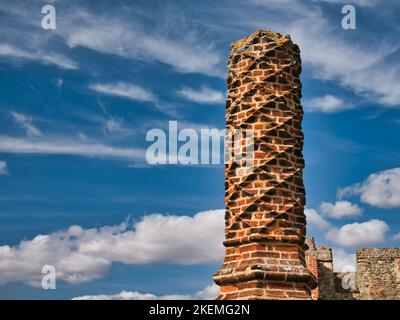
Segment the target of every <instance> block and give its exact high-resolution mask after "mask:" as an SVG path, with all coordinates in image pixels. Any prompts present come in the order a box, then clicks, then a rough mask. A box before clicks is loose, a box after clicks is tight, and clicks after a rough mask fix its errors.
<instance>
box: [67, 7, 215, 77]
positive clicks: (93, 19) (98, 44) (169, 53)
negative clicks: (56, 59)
mask: <svg viewBox="0 0 400 320" xmlns="http://www.w3.org/2000/svg"><path fill="white" fill-rule="evenodd" d="M127 11H128V12H126V11H125V12H122V11H119V12H118V13H117V15H118V16H119V17H118V18H117V19H116V18H115V15H108V14H99V15H97V16H94V15H93V14H92V13H90V12H85V13H84V14H81V15H76V14H75V16H74V17H73V18H72V19H71V21H70V22H69V26H68V28H66V29H65V30H62V31H61V33H60V34H61V35H62V36H63V37H64V38H65V39H66V41H67V43H68V45H69V46H70V47H71V48H74V47H79V46H80V47H86V48H89V49H92V50H96V51H99V52H103V53H108V54H115V55H118V56H121V57H124V58H128V59H134V60H142V61H150V62H151V61H153V62H161V63H165V64H167V65H170V66H172V67H173V68H174V69H175V70H176V71H178V72H182V73H201V74H206V75H210V76H222V74H223V73H222V68H221V67H220V66H221V62H222V59H221V54H220V53H219V52H218V51H217V50H216V49H215V47H214V45H213V44H212V41H210V39H208V38H206V37H203V36H202V35H201V34H200V33H199V32H198V31H197V30H196V29H195V28H194V27H192V26H190V24H189V23H187V22H184V21H183V20H182V19H183V16H182V15H179V16H178V17H175V16H173V14H172V13H171V12H170V11H165V12H164V11H163V13H162V15H164V16H163V19H164V20H165V19H166V21H168V22H167V23H166V24H163V25H162V26H160V27H159V28H157V27H155V28H152V29H150V30H149V29H147V28H144V26H143V25H141V24H140V23H138V21H135V20H132V19H131V16H132V15H134V14H135V13H134V12H130V9H127ZM158 14H161V13H160V12H158ZM170 15H172V16H170ZM167 16H168V17H169V19H167ZM175 18H176V19H177V20H178V21H179V22H180V23H183V24H186V25H185V28H182V25H181V26H178V25H176V24H177V23H176V22H174V20H175ZM153 19H157V18H156V13H155V12H154V15H148V16H146V20H153ZM159 23H160V21H159V20H157V22H155V23H154V24H153V26H157V24H159ZM178 30H179V31H178Z"/></svg>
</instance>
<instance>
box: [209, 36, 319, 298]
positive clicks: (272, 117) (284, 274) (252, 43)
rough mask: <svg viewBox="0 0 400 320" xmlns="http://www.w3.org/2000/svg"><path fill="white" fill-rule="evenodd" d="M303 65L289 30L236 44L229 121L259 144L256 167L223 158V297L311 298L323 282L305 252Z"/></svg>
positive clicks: (220, 279)
mask: <svg viewBox="0 0 400 320" xmlns="http://www.w3.org/2000/svg"><path fill="white" fill-rule="evenodd" d="M300 72H301V60H300V49H299V47H298V46H297V45H295V44H293V43H292V41H291V39H290V37H289V36H287V35H286V36H282V35H281V34H279V33H274V32H270V31H265V30H259V31H257V32H255V33H253V34H252V35H250V36H248V37H247V38H245V39H243V40H239V41H237V42H235V43H233V44H232V45H231V50H230V57H229V62H228V80H227V83H228V98H227V103H226V129H227V132H230V131H233V130H237V129H246V130H248V129H252V130H254V142H253V143H254V148H253V149H254V152H253V159H252V160H253V161H252V163H253V166H252V167H251V168H249V167H248V166H245V165H244V164H243V163H237V162H236V161H234V159H229V160H228V161H227V163H226V166H225V191H226V194H225V205H226V215H225V221H226V228H225V236H226V240H225V242H224V245H225V247H226V254H225V260H224V264H223V266H222V268H221V269H220V270H219V271H218V272H216V273H215V275H214V281H215V282H216V283H217V284H218V285H219V286H221V294H220V296H219V299H311V290H312V289H313V288H314V287H315V286H316V284H317V283H316V279H315V277H314V275H313V274H312V273H311V272H310V271H309V270H308V269H307V266H306V261H305V255H304V249H305V248H306V246H305V233H306V228H305V224H306V219H305V215H304V205H305V191H304V186H303V179H302V173H303V167H304V160H303V155H302V148H303V133H302V127H301V123H302V118H303V109H302V107H301V103H300V98H301V83H300ZM247 144H248V142H247V141H246V139H245V138H243V141H242V143H241V144H239V148H243V150H242V151H243V152H245V148H246V147H247ZM230 148H231V149H230V150H229V153H232V154H233V153H235V154H237V150H234V149H233V148H235V146H231V147H230ZM228 149H229V146H228ZM239 151H240V150H239ZM246 157H247V158H248V155H246Z"/></svg>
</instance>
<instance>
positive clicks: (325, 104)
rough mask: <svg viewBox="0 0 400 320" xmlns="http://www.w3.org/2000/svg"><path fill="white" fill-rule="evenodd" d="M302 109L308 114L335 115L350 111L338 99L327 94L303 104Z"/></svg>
mask: <svg viewBox="0 0 400 320" xmlns="http://www.w3.org/2000/svg"><path fill="white" fill-rule="evenodd" d="M303 106H304V109H305V110H306V111H310V112H322V113H335V112H339V111H344V110H346V109H350V108H351V107H349V106H346V104H345V103H344V101H343V100H342V99H340V98H337V97H335V96H332V95H330V94H327V95H325V96H323V97H316V98H312V99H309V100H306V101H304V102H303Z"/></svg>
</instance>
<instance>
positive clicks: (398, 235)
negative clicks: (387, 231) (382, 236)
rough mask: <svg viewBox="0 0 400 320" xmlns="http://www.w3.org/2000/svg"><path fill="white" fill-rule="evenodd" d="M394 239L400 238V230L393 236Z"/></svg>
mask: <svg viewBox="0 0 400 320" xmlns="http://www.w3.org/2000/svg"><path fill="white" fill-rule="evenodd" d="M393 240H395V241H398V240H400V232H399V233H397V234H395V235H394V236H393Z"/></svg>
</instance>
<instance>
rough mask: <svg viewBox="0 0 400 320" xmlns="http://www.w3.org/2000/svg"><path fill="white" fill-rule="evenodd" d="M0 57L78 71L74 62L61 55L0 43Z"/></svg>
mask: <svg viewBox="0 0 400 320" xmlns="http://www.w3.org/2000/svg"><path fill="white" fill-rule="evenodd" d="M0 56H3V57H7V58H12V59H18V60H30V61H38V62H40V63H43V64H49V65H56V66H57V67H59V68H61V69H71V70H75V69H78V64H77V63H76V62H75V61H73V60H71V59H70V58H67V57H65V56H64V55H62V54H58V53H54V52H40V51H28V50H25V49H21V48H17V47H15V46H13V45H10V44H5V43H0Z"/></svg>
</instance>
